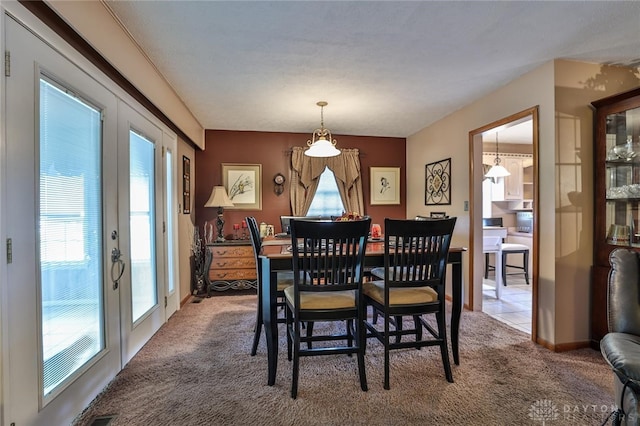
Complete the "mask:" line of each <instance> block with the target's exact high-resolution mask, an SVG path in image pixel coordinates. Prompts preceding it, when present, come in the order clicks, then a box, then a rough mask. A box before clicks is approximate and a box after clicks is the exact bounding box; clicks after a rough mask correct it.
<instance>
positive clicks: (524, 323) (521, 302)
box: [482, 270, 531, 334]
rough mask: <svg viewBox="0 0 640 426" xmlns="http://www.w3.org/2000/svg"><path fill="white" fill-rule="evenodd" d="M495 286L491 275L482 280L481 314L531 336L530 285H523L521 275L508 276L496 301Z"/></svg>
mask: <svg viewBox="0 0 640 426" xmlns="http://www.w3.org/2000/svg"><path fill="white" fill-rule="evenodd" d="M514 271H515V270H514ZM529 282H531V279H530V280H529ZM495 285H496V282H495V281H494V280H493V273H491V274H489V278H488V279H483V280H482V312H484V313H486V314H488V315H490V316H492V317H494V318H495V319H497V320H498V321H501V322H503V323H505V324H507V325H509V326H511V327H513V328H516V329H518V330H520V331H524V332H525V333H529V334H531V285H527V284H526V283H525V281H524V278H523V277H522V275H520V276H518V275H514V276H508V277H507V286H506V287H502V293H501V294H500V300H497V299H496V291H495Z"/></svg>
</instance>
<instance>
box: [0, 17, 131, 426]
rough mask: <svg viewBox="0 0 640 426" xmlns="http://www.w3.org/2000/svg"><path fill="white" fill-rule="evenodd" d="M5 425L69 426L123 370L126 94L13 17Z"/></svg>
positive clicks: (8, 39) (9, 37)
mask: <svg viewBox="0 0 640 426" xmlns="http://www.w3.org/2000/svg"><path fill="white" fill-rule="evenodd" d="M5 43H6V49H7V51H10V52H11V70H10V76H8V77H7V78H6V79H5V87H6V92H5V96H6V105H7V107H6V116H5V125H6V133H5V137H6V158H5V159H6V162H5V167H6V176H7V180H8V184H7V185H6V187H7V188H6V193H5V194H6V203H3V206H2V208H3V213H4V215H5V217H6V228H5V229H6V233H5V235H3V237H5V238H6V239H7V241H8V242H10V245H11V248H12V250H11V252H12V255H11V259H8V265H7V281H8V282H7V283H6V285H4V284H3V293H2V296H3V297H2V303H3V305H2V325H3V346H2V347H3V350H2V371H3V372H4V374H3V410H2V415H3V424H6V425H9V424H16V425H52V424H68V421H69V417H70V416H73V415H75V414H77V413H79V412H80V411H81V410H82V409H83V408H84V407H86V405H87V404H88V403H89V402H90V401H91V400H92V399H93V398H94V397H95V395H97V393H98V392H99V391H100V390H101V389H102V388H103V387H104V386H105V385H106V384H107V383H108V382H109V380H111V379H112V378H113V377H114V376H115V374H117V372H118V371H119V370H120V366H121V360H120V315H119V291H118V290H117V289H114V287H113V286H112V283H111V280H110V271H111V260H110V256H109V252H110V250H111V249H112V248H113V247H117V245H118V243H119V241H118V239H117V237H116V238H115V239H111V231H112V230H117V229H118V217H117V201H118V200H117V192H116V191H117V186H116V180H117V175H116V167H117V152H116V147H117V145H116V143H115V142H116V137H117V134H116V130H117V127H116V119H117V100H116V97H115V96H114V95H113V94H112V93H111V92H109V91H108V90H106V89H105V88H104V86H102V85H100V84H98V83H97V82H96V81H95V80H94V79H92V78H91V77H90V76H88V75H87V74H86V73H85V72H83V71H81V70H80V69H79V68H77V67H76V66H74V65H73V64H72V63H71V62H69V61H68V60H67V59H65V58H64V57H63V56H62V55H60V54H58V53H57V52H56V51H55V50H53V49H52V48H51V47H50V46H49V45H47V44H46V43H44V42H43V41H42V40H40V39H39V38H38V37H36V36H35V35H34V34H33V33H32V32H30V31H28V30H27V29H25V28H24V27H23V26H21V25H20V24H18V23H17V22H15V21H14V20H13V19H11V18H8V19H7V20H6V25H5Z"/></svg>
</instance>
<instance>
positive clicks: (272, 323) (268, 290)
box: [261, 257, 278, 386]
mask: <svg viewBox="0 0 640 426" xmlns="http://www.w3.org/2000/svg"><path fill="white" fill-rule="evenodd" d="M261 259H262V289H261V290H262V319H263V322H264V331H265V336H266V337H267V360H268V366H269V367H268V368H269V376H268V380H267V384H268V385H269V386H273V385H274V384H275V382H276V371H277V369H278V321H277V314H278V311H277V308H276V280H277V278H276V273H275V272H273V273H272V272H271V262H270V260H269V259H268V258H266V257H262V258H261ZM272 283H273V285H272Z"/></svg>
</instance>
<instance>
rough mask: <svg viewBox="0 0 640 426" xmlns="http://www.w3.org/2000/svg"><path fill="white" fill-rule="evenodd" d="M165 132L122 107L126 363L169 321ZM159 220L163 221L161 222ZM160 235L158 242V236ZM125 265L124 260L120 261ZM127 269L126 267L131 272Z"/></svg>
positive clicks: (122, 290)
mask: <svg viewBox="0 0 640 426" xmlns="http://www.w3.org/2000/svg"><path fill="white" fill-rule="evenodd" d="M162 136H163V132H162V130H161V129H159V128H158V127H157V126H155V125H154V124H153V123H151V122H150V121H148V120H146V119H145V118H144V117H143V116H141V115H140V114H139V113H137V112H136V111H135V110H134V109H132V108H131V107H129V106H128V105H127V104H125V103H124V102H120V103H119V106H118V206H119V208H118V210H119V211H118V216H119V220H118V222H119V226H118V229H119V232H120V251H119V254H118V256H119V259H117V260H116V262H117V261H118V260H120V264H121V266H122V267H121V268H118V267H114V268H115V269H118V270H119V272H118V274H120V272H122V274H121V277H120V280H121V281H120V282H119V283H118V285H119V288H120V305H121V307H122V308H123V309H121V326H122V330H121V333H122V364H123V365H124V364H126V363H127V362H129V360H130V359H131V358H132V357H133V355H135V354H136V352H138V350H140V348H141V347H142V346H143V345H144V344H145V343H146V342H147V340H149V338H150V337H151V336H152V335H153V334H154V333H155V332H156V331H157V330H158V329H159V328H160V326H161V325H162V324H163V323H164V321H165V312H164V297H165V288H164V286H162V285H160V283H162V282H164V276H165V271H164V268H163V267H159V265H164V262H163V260H162V259H163V258H164V251H165V245H164V242H163V238H162V235H163V220H162V216H163V197H162V194H163V187H162V186H161V180H159V179H158V176H159V175H160V176H161V175H162V170H163V162H162ZM159 218H160V219H159ZM158 236H160V237H158ZM123 258H124V259H126V261H122V259H123ZM127 265H128V267H127Z"/></svg>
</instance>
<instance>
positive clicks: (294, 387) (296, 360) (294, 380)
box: [291, 320, 300, 399]
mask: <svg viewBox="0 0 640 426" xmlns="http://www.w3.org/2000/svg"><path fill="white" fill-rule="evenodd" d="M294 330H295V332H294V338H293V340H294V342H293V372H292V375H291V398H293V399H296V398H297V397H298V374H299V371H300V323H299V321H297V320H296V321H294Z"/></svg>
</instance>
